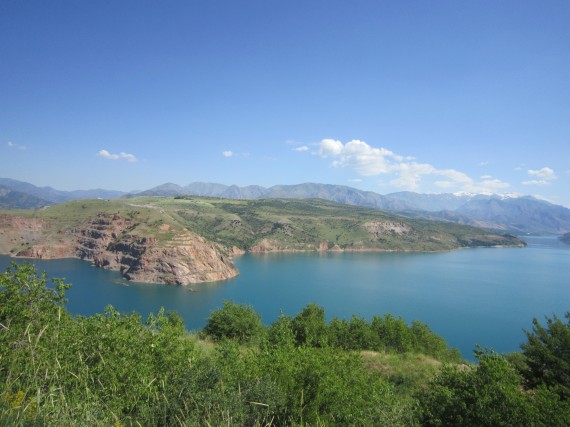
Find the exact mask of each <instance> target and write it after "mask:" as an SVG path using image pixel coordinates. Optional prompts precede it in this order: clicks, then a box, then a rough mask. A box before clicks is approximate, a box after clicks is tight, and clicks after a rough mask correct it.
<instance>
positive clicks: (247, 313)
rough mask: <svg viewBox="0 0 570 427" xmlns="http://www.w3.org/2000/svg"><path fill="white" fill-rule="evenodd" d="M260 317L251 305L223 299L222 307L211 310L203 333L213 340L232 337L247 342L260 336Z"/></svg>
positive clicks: (240, 341)
mask: <svg viewBox="0 0 570 427" xmlns="http://www.w3.org/2000/svg"><path fill="white" fill-rule="evenodd" d="M262 332H263V327H262V325H261V318H260V317H259V315H258V314H257V313H256V312H255V311H253V309H252V308H251V307H247V306H244V305H240V304H236V303H234V302H231V301H224V307H223V308H222V309H219V310H215V311H213V312H212V314H211V315H210V317H209V319H208V323H207V324H206V327H205V328H204V334H205V335H207V336H209V337H211V338H212V339H214V340H215V341H220V340H222V339H234V340H237V341H238V342H239V343H248V342H252V341H255V340H257V339H259V338H260V337H261V334H262Z"/></svg>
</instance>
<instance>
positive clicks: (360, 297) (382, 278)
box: [0, 237, 570, 359]
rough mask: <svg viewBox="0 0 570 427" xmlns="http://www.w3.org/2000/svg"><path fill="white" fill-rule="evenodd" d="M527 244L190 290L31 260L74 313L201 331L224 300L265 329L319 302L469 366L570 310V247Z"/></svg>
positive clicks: (323, 267) (533, 240)
mask: <svg viewBox="0 0 570 427" xmlns="http://www.w3.org/2000/svg"><path fill="white" fill-rule="evenodd" d="M525 240H527V242H528V243H529V246H528V247H527V248H524V249H521V248H496V249H464V250H459V251H454V252H445V253H325V254H318V253H293V254H289V253H288V254H246V255H244V256H241V257H238V258H236V265H237V267H238V269H239V270H240V275H239V276H238V277H236V278H234V279H231V280H227V281H223V282H215V283H208V284H197V285H193V286H191V287H173V286H167V285H149V284H137V283H129V282H126V281H124V280H123V279H122V278H121V277H120V275H119V273H117V272H113V271H107V270H102V269H97V268H94V267H92V266H90V264H89V263H87V262H84V261H80V260H76V259H64V260H51V261H44V260H30V261H32V262H33V263H34V264H35V265H36V266H37V268H38V270H39V271H44V270H45V271H47V273H48V277H64V278H65V279H66V281H67V282H69V283H72V284H73V287H72V289H71V290H70V291H68V294H67V296H68V299H69V302H68V304H67V307H68V309H69V310H70V311H71V312H72V313H74V314H81V315H92V314H95V313H101V312H102V311H103V309H104V308H105V306H107V305H109V304H111V305H113V306H115V307H116V308H117V309H118V310H120V311H126V312H130V311H133V310H135V311H137V312H139V313H141V315H142V316H143V318H145V317H146V316H147V315H148V314H149V313H151V312H156V311H157V310H158V309H159V308H160V307H164V308H165V309H166V310H175V311H177V312H178V313H179V314H180V315H181V316H182V317H183V318H184V321H185V323H186V327H187V329H190V330H197V329H200V328H202V327H203V326H204V325H205V323H206V320H207V318H208V316H209V314H210V312H211V311H212V310H215V309H217V308H219V307H221V306H222V303H223V301H224V300H233V301H235V302H238V303H241V304H247V305H251V306H253V308H254V309H255V310H256V311H257V312H258V313H259V314H260V315H261V316H262V319H263V321H264V323H266V324H267V323H271V322H272V321H273V320H275V319H276V318H277V317H278V316H279V313H280V312H281V311H282V312H283V313H285V314H288V315H295V314H296V313H298V312H299V311H300V310H301V309H302V308H303V307H304V306H305V305H307V304H309V303H316V304H319V305H321V306H323V307H324V308H325V311H326V314H327V317H328V319H329V320H330V319H331V318H332V317H333V316H337V317H340V318H347V319H348V318H349V317H350V316H351V315H353V314H354V315H357V316H362V317H365V318H368V319H369V318H370V317H372V316H373V315H376V314H379V315H383V314H385V313H391V314H393V315H395V316H402V317H403V318H404V319H405V320H406V321H408V322H411V321H412V320H420V321H422V322H424V323H427V324H428V325H429V326H430V328H432V330H434V331H435V332H437V333H438V334H440V335H442V336H443V337H444V338H445V339H446V340H447V342H448V343H449V344H450V345H452V346H454V347H457V348H459V349H460V350H461V352H462V354H463V356H464V357H466V358H468V359H472V350H473V349H474V348H475V345H476V344H479V345H481V346H483V347H488V348H493V349H494V350H496V351H498V352H508V351H517V350H518V348H519V344H520V343H521V342H523V341H524V339H525V336H524V333H523V329H529V328H530V327H531V321H532V318H533V317H536V318H538V319H539V320H543V319H544V316H552V315H553V314H556V315H558V316H563V315H564V313H565V312H566V311H569V310H570V304H569V302H570V269H569V268H568V265H570V264H569V261H570V245H564V244H563V243H561V242H559V241H558V240H557V239H556V238H555V237H528V238H527V237H525ZM11 261H17V262H23V261H24V260H21V259H13V258H9V257H7V256H0V268H1V269H2V271H4V270H5V268H6V267H7V266H8V265H9V264H10V262H11Z"/></svg>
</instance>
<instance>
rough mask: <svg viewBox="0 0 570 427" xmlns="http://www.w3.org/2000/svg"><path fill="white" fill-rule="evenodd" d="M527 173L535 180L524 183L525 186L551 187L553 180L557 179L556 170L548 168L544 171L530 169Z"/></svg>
mask: <svg viewBox="0 0 570 427" xmlns="http://www.w3.org/2000/svg"><path fill="white" fill-rule="evenodd" d="M526 172H527V174H528V176H529V177H531V178H534V179H530V180H528V181H523V184H524V185H549V184H550V182H551V181H552V180H555V179H556V178H557V176H556V174H555V173H554V170H553V169H551V168H549V167H547V166H545V167H543V168H542V169H529V170H527V171H526Z"/></svg>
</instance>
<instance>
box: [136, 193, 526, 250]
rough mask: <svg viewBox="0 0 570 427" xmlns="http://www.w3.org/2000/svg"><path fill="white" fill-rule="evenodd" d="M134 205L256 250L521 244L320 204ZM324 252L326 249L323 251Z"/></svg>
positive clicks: (173, 201) (172, 201)
mask: <svg viewBox="0 0 570 427" xmlns="http://www.w3.org/2000/svg"><path fill="white" fill-rule="evenodd" d="M130 202H131V204H133V205H138V206H146V207H153V208H155V209H160V210H163V211H164V212H165V213H168V215H169V216H170V217H171V218H173V219H175V220H176V222H177V223H178V224H180V225H182V226H183V227H186V228H188V229H190V230H192V231H194V232H196V233H198V234H200V235H202V236H204V237H206V238H208V239H210V240H213V241H216V242H219V243H222V244H225V245H228V246H236V247H238V248H240V249H243V250H246V251H247V250H251V249H253V248H255V247H256V246H259V245H262V247H263V244H265V246H264V247H266V248H267V250H288V249H289V250H290V249H293V250H295V249H296V250H307V249H315V248H318V247H319V246H320V245H322V244H323V243H324V244H325V245H326V248H327V249H333V248H335V246H336V247H338V248H339V249H344V250H366V249H371V250H374V249H379V250H418V251H433V250H449V249H455V248H458V247H463V246H496V245H520V244H522V242H521V241H520V240H518V239H516V238H514V237H512V236H504V235H497V234H495V233H491V232H488V231H484V230H481V229H477V228H474V227H465V226H460V225H456V224H449V223H443V222H433V221H426V220H416V219H408V218H403V217H400V216H397V215H394V214H389V213H386V212H382V211H378V210H374V209H368V208H362V207H357V206H350V205H344V204H340V203H335V202H329V201H325V200H320V199H319V200H318V199H308V200H298V199H261V200H229V199H216V198H202V197H191V196H178V197H174V198H155V197H146V198H137V199H131V200H130ZM323 249H324V248H323Z"/></svg>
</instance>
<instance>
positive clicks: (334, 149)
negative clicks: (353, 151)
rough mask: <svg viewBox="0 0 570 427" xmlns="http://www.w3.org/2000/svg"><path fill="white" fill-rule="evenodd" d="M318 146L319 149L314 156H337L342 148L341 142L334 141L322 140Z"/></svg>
mask: <svg viewBox="0 0 570 427" xmlns="http://www.w3.org/2000/svg"><path fill="white" fill-rule="evenodd" d="M319 145H320V147H321V148H319V150H318V151H317V152H316V154H318V155H319V156H321V157H329V156H337V155H339V154H340V153H341V152H342V150H343V148H344V147H343V145H342V142H340V141H337V140H334V139H323V140H322V141H321V143H320V144H319Z"/></svg>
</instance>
